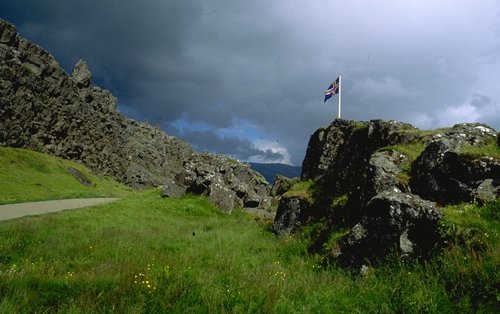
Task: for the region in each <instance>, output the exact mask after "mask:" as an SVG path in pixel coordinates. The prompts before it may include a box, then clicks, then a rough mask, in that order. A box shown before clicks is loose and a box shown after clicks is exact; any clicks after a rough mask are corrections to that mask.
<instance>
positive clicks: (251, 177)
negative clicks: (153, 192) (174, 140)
mask: <svg viewBox="0 0 500 314" xmlns="http://www.w3.org/2000/svg"><path fill="white" fill-rule="evenodd" d="M171 191H187V192H191V193H195V194H203V195H206V196H208V199H209V200H210V201H211V202H212V203H214V204H215V205H217V206H219V207H220V208H221V209H223V210H224V211H226V212H230V211H231V210H233V208H235V207H240V208H242V207H247V208H263V209H269V207H270V204H271V200H270V197H269V192H270V187H269V184H268V183H267V181H266V180H265V179H264V177H262V176H261V175H260V174H259V173H257V172H255V171H253V170H251V169H250V166H249V165H247V164H242V163H240V162H237V161H235V160H232V159H229V158H226V157H223V156H214V155H211V154H206V153H205V154H200V155H197V156H194V157H192V158H190V159H189V160H187V161H186V162H185V163H184V169H183V170H182V171H181V172H179V173H178V174H177V175H176V177H175V180H173V181H172V182H171V183H170V184H168V185H166V186H165V187H164V190H163V195H164V196H168V194H175V193H172V192H171Z"/></svg>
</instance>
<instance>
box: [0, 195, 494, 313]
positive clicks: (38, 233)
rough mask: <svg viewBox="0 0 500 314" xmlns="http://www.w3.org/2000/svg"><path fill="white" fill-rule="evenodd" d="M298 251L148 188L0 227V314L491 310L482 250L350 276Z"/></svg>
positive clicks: (238, 216) (296, 243)
mask: <svg viewBox="0 0 500 314" xmlns="http://www.w3.org/2000/svg"><path fill="white" fill-rule="evenodd" d="M334 238H335V237H332V241H333V240H334ZM488 243H490V244H491V243H492V242H488ZM490 244H489V245H490ZM308 245H309V243H308V241H307V237H304V236H288V237H276V236H274V235H273V234H272V233H271V232H269V226H268V225H266V224H263V223H261V222H258V221H257V219H254V217H253V216H251V215H248V214H246V213H243V212H238V211H237V212H235V213H233V214H223V213H221V212H219V211H218V210H217V209H216V208H214V207H213V206H212V205H210V203H208V202H207V200H206V199H205V198H203V197H194V196H187V197H184V198H180V199H162V198H161V197H160V196H159V192H158V191H150V192H146V193H141V194H137V195H132V196H129V197H128V198H126V199H124V200H121V201H119V202H116V203H112V204H107V205H102V206H96V207H92V208H88V209H80V210H73V211H68V212H62V213H58V214H50V215H45V216H39V217H26V218H21V219H16V220H12V221H7V222H2V223H0V312H6V313H18V312H47V311H48V312H73V313H100V312H121V313H123V312H126V313H158V312H160V313H161V312H195V313H198V312H217V313H219V312H237V313H239V312H277V313H311V312H316V313H317V312H377V313H379V312H381V313H384V312H385V313H387V312H405V313H408V312H409V313H421V312H470V311H472V310H473V309H476V310H477V309H483V310H486V311H489V310H492V309H493V308H494V306H495V302H494V300H493V301H492V300H491V298H492V291H491V287H492V285H493V284H494V282H495V278H497V279H498V272H496V271H495V268H494V263H495V259H494V258H493V257H491V254H494V253H492V252H494V251H493V250H491V249H489V248H488V249H487V250H486V251H485V252H483V253H477V254H476V257H475V260H474V259H472V261H474V262H473V263H471V262H470V260H467V259H463V257H464V256H466V257H467V258H469V257H470V256H473V255H471V254H472V253H470V252H467V251H465V253H464V252H462V251H461V250H465V249H461V248H460V247H455V246H450V248H449V249H447V250H445V253H443V254H444V255H438V256H437V257H436V258H434V259H433V260H431V261H430V262H426V263H423V264H421V263H418V262H411V261H406V262H404V261H401V260H400V259H398V258H389V259H388V261H387V262H386V263H385V264H382V266H380V267H379V268H377V269H373V270H372V271H371V272H370V273H369V274H368V275H366V276H360V275H359V274H358V272H357V271H356V270H354V272H351V271H350V270H347V269H341V268H337V267H336V266H330V267H326V268H325V267H324V266H323V265H322V262H321V258H320V257H319V256H317V255H310V254H308V253H307V248H308ZM463 254H465V255H463ZM479 254H481V255H479ZM496 254H497V255H498V253H496ZM479 257H481V259H482V261H481V263H478V262H477V260H478V258H479ZM449 263H452V264H449ZM463 271H465V273H462V272H463ZM445 274H446V275H445ZM474 276H476V277H474ZM495 276H496V277H495ZM477 284H481V285H482V286H483V288H481V290H480V291H479V290H477V289H476V288H477V287H476V285H477ZM449 287H453V291H450V290H449ZM457 289H460V291H458V290H457ZM474 289H475V291H479V296H478V297H477V298H475V297H474V295H475V293H476V292H474V291H472V290H474ZM493 295H494V294H493ZM478 298H479V299H478ZM478 300H479V301H478ZM492 302H493V303H492Z"/></svg>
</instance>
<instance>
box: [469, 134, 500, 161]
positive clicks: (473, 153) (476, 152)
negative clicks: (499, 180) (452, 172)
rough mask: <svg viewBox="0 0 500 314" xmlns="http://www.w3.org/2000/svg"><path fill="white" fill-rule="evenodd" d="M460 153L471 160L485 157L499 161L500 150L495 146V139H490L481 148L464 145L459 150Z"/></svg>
mask: <svg viewBox="0 0 500 314" xmlns="http://www.w3.org/2000/svg"><path fill="white" fill-rule="evenodd" d="M460 153H461V154H463V155H466V156H469V157H471V158H478V157H484V156H487V157H492V158H495V159H500V148H499V147H498V146H497V143H496V138H491V139H490V140H489V141H488V142H486V143H485V145H481V146H472V145H464V146H462V147H461V148H460Z"/></svg>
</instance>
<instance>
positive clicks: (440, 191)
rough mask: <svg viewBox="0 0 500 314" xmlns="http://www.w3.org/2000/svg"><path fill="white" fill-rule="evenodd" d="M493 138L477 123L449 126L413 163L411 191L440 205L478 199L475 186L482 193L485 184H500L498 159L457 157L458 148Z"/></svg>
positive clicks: (492, 139) (482, 143)
mask: <svg viewBox="0 0 500 314" xmlns="http://www.w3.org/2000/svg"><path fill="white" fill-rule="evenodd" d="M495 136H496V131H495V130H493V129H492V128H490V127H488V126H485V125H481V124H458V125H455V126H453V127H452V128H451V129H450V130H449V131H448V132H446V133H445V134H444V136H440V137H439V138H438V139H437V140H436V141H434V142H432V143H430V144H429V145H428V146H427V147H426V149H425V150H424V152H423V153H422V154H421V155H420V156H419V157H418V158H417V160H416V161H415V163H414V165H413V167H412V172H411V180H410V186H411V189H412V191H413V192H414V193H416V194H418V195H421V196H422V197H425V198H427V199H430V200H433V201H436V202H439V203H442V204H454V203H460V202H472V201H474V200H475V199H476V198H479V199H481V195H483V194H482V193H481V192H480V191H478V188H479V186H481V185H483V186H482V188H481V190H484V189H485V187H486V186H487V183H486V182H490V184H489V185H495V186H498V185H500V182H499V180H500V160H497V159H494V158H491V157H484V156H483V157H474V156H468V155H466V154H460V148H461V147H463V146H464V145H470V146H481V145H484V144H486V143H487V142H488V141H490V142H493V141H494V140H495ZM490 190H491V189H490ZM497 197H500V194H498V195H497Z"/></svg>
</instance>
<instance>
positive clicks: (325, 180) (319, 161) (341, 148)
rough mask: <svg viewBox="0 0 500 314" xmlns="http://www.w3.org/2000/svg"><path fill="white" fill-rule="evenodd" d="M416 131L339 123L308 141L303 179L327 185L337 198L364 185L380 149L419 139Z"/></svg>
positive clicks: (405, 127)
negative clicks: (367, 173)
mask: <svg viewBox="0 0 500 314" xmlns="http://www.w3.org/2000/svg"><path fill="white" fill-rule="evenodd" d="M415 131H416V129H415V128H414V127H413V126H411V125H409V124H403V123H399V122H393V121H389V122H384V121H381V120H373V121H370V122H357V121H356V122H353V121H347V120H341V119H336V120H335V121H333V122H332V124H330V125H329V126H328V127H326V128H321V129H318V130H317V131H316V132H315V133H314V134H313V135H311V138H310V140H309V144H308V147H307V152H306V156H305V158H304V161H303V163H302V179H306V180H307V179H312V180H315V181H316V182H319V183H322V184H324V185H328V186H329V187H330V189H331V190H335V191H336V193H337V194H338V195H341V194H344V193H347V192H349V191H351V190H353V188H354V187H356V186H359V185H361V184H362V183H363V182H364V179H363V177H362V174H363V173H364V172H365V171H366V166H367V163H368V161H369V160H370V158H371V155H372V154H373V153H374V152H375V151H376V150H378V149H380V148H382V147H385V146H389V145H395V144H398V143H409V142H411V141H413V140H415V139H416V137H417V135H416V132H415Z"/></svg>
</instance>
